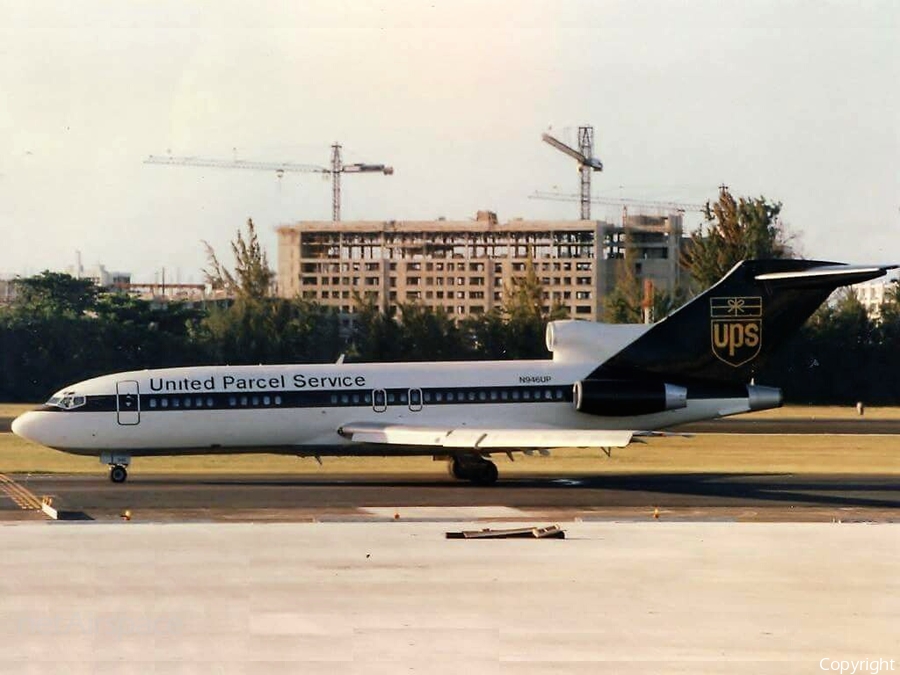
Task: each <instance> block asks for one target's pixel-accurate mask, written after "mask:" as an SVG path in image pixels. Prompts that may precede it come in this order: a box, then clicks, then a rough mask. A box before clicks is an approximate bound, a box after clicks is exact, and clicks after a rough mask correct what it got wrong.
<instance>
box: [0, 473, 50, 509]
mask: <svg viewBox="0 0 900 675" xmlns="http://www.w3.org/2000/svg"><path fill="white" fill-rule="evenodd" d="M0 490H2V491H3V493H4V494H5V495H6V496H7V497H9V498H10V499H11V500H12V501H13V502H15V503H16V505H17V506H18V507H19V508H20V509H22V510H25V511H40V510H41V500H40V499H38V498H37V497H36V496H35V494H34V493H33V492H32V491H31V490H29V489H28V488H26V487H24V486H22V485H19V484H18V483H17V482H16V481H14V480H13V479H12V478H10V477H9V476H7V475H6V474H2V473H0Z"/></svg>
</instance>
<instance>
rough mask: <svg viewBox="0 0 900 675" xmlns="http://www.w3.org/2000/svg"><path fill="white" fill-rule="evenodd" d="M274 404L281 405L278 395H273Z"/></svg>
mask: <svg viewBox="0 0 900 675" xmlns="http://www.w3.org/2000/svg"><path fill="white" fill-rule="evenodd" d="M275 405H281V397H280V396H276V397H275Z"/></svg>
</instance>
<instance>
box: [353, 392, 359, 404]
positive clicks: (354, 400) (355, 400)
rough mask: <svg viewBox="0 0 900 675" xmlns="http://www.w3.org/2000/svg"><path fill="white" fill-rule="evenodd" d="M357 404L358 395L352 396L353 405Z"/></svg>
mask: <svg viewBox="0 0 900 675" xmlns="http://www.w3.org/2000/svg"><path fill="white" fill-rule="evenodd" d="M358 403H359V394H353V405H357V404H358Z"/></svg>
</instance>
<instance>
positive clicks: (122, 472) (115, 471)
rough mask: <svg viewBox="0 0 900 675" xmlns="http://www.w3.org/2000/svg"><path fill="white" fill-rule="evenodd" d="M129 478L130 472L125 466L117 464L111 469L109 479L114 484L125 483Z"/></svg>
mask: <svg viewBox="0 0 900 675" xmlns="http://www.w3.org/2000/svg"><path fill="white" fill-rule="evenodd" d="M127 478H128V471H127V470H126V469H125V467H124V466H121V465H119V464H116V465H114V466H111V467H110V469H109V479H110V480H111V481H112V482H113V483H124V482H125V480H126V479H127Z"/></svg>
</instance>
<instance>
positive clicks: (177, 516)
mask: <svg viewBox="0 0 900 675" xmlns="http://www.w3.org/2000/svg"><path fill="white" fill-rule="evenodd" d="M10 478H11V479H13V480H15V482H16V484H17V485H18V486H19V487H20V488H22V489H24V490H26V491H28V492H30V493H31V494H32V495H34V496H38V497H50V498H52V500H53V505H54V507H56V508H57V509H59V510H61V511H63V512H67V513H69V515H71V516H77V517H82V518H90V519H95V520H108V519H118V518H120V517H121V515H122V514H123V513H124V512H126V511H128V512H130V514H131V517H132V518H134V519H135V520H142V521H190V520H213V521H216V520H222V521H247V520H262V521H310V520H355V519H376V520H377V519H393V518H395V517H396V518H399V519H413V520H415V519H450V520H453V519H457V520H458V519H471V518H502V519H509V520H515V519H533V518H543V519H559V520H573V519H582V520H585V519H587V520H590V519H616V518H626V519H628V518H649V517H652V515H653V514H654V512H655V511H657V510H658V512H657V514H656V515H657V516H660V517H663V518H688V519H718V518H727V519H737V520H762V521H779V520H788V521H800V520H819V521H832V520H844V521H847V520H876V521H900V476H897V475H893V476H872V475H839V476H835V475H827V476H825V475H823V476H815V475H792V474H709V473H703V474H628V475H610V474H603V475H588V476H579V477H568V478H561V477H558V476H556V477H554V476H545V477H527V478H524V477H510V478H505V479H501V481H500V482H499V483H497V484H496V485H493V486H488V487H479V486H474V485H470V484H468V483H460V482H456V481H453V480H451V479H450V478H449V477H448V478H442V477H436V478H428V477H423V476H422V474H420V473H419V474H407V475H404V474H398V475H393V476H384V475H380V476H377V477H373V476H368V477H360V476H346V477H335V476H334V475H333V474H329V475H327V476H325V475H323V476H312V477H311V476H309V475H303V476H297V475H243V476H234V475H171V476H167V475H153V474H142V473H140V472H137V471H134V472H132V474H131V476H130V477H129V479H128V482H127V483H125V484H118V485H117V484H113V483H110V482H109V480H108V479H107V478H106V477H105V475H103V474H98V475H96V476H85V475H49V474H48V475H13V476H10ZM19 493H20V494H21V493H22V490H21V489H20V490H19ZM473 509H475V511H473ZM7 517H11V518H15V517H19V518H21V517H23V516H22V515H21V504H20V503H18V502H16V501H14V500H13V499H11V498H5V497H4V495H2V494H0V519H7Z"/></svg>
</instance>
